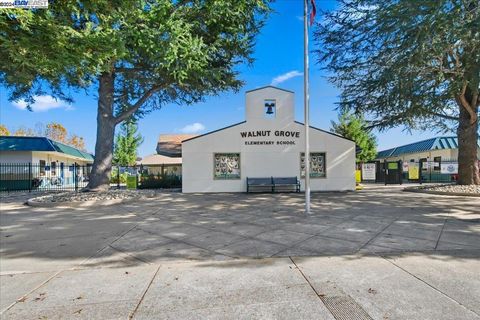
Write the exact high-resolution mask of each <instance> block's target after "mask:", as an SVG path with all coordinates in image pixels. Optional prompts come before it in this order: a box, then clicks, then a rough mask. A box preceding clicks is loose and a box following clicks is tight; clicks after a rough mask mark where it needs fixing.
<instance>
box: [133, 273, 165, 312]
mask: <svg viewBox="0 0 480 320" xmlns="http://www.w3.org/2000/svg"><path fill="white" fill-rule="evenodd" d="M159 270H160V265H159V266H158V268H157V270H155V273H154V274H153V277H152V279H150V282H149V283H148V285H147V287H146V288H145V290H144V291H143V293H142V296H141V297H140V300H139V301H138V303H137V305H136V306H135V309H133V311H132V312H131V313H130V315H129V316H128V319H129V320H131V319H133V317H134V316H135V313H136V312H137V310H138V308H139V307H140V305H141V304H142V302H143V299H144V298H145V295H146V294H147V292H148V290H149V289H150V287H151V286H152V283H153V280H155V278H156V276H157V274H158V271H159Z"/></svg>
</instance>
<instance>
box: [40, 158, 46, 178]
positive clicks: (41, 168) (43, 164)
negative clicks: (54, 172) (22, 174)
mask: <svg viewBox="0 0 480 320" xmlns="http://www.w3.org/2000/svg"><path fill="white" fill-rule="evenodd" d="M46 164H47V163H46V162H45V160H40V161H39V166H40V175H41V176H44V175H45V165H46Z"/></svg>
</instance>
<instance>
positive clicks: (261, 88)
mask: <svg viewBox="0 0 480 320" xmlns="http://www.w3.org/2000/svg"><path fill="white" fill-rule="evenodd" d="M268 88H272V89H276V90H281V91H285V92H289V93H295V92H293V91H290V90H287V89H283V88H279V87H275V86H272V85H266V86H263V87H260V88H255V89H251V90H247V91H245V93H250V92H253V91H258V90H264V89H268Z"/></svg>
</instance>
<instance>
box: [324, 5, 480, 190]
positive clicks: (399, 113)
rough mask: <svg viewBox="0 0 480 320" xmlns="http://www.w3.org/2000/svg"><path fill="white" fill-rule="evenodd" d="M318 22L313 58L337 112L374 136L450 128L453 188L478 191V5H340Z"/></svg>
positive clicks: (479, 177)
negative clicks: (332, 88)
mask: <svg viewBox="0 0 480 320" xmlns="http://www.w3.org/2000/svg"><path fill="white" fill-rule="evenodd" d="M324 17H325V19H324V20H323V21H322V22H321V23H318V24H317V29H316V31H315V41H316V45H317V50H316V53H317V55H318V60H319V62H320V63H322V64H323V66H324V67H325V68H326V69H327V70H328V71H330V72H331V74H332V76H331V80H332V81H333V83H334V84H336V85H337V86H338V87H340V88H341V90H342V98H341V102H340V106H341V108H343V109H344V110H350V109H353V110H355V111H357V112H359V113H365V114H366V115H367V116H368V119H369V120H371V121H372V125H373V126H377V127H379V128H380V129H386V128H390V127H394V126H406V128H408V129H430V130H431V129H434V130H435V129H436V130H438V131H445V130H449V129H451V128H452V127H456V131H457V136H458V144H459V153H458V162H459V183H460V184H480V173H479V165H478V161H477V140H478V113H479V105H480V96H479V92H480V2H479V1H478V0H422V1H418V0H368V1H366V0H340V1H339V6H338V8H337V10H335V11H330V12H324Z"/></svg>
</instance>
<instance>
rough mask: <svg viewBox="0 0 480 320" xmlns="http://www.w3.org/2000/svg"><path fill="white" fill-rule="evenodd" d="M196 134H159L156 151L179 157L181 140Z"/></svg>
mask: <svg viewBox="0 0 480 320" xmlns="http://www.w3.org/2000/svg"><path fill="white" fill-rule="evenodd" d="M196 136H197V135H196V134H161V135H160V136H159V137H158V142H157V153H158V154H160V155H164V156H167V157H180V156H181V155H182V141H184V140H188V139H191V138H194V137H196Z"/></svg>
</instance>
